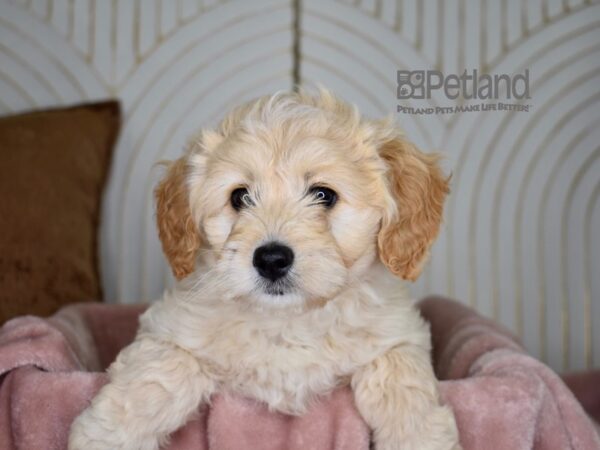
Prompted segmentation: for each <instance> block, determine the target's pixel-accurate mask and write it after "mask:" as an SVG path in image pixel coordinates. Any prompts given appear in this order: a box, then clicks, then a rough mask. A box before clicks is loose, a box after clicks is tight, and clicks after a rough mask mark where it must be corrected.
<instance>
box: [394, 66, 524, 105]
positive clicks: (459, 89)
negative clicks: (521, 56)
mask: <svg viewBox="0 0 600 450" xmlns="http://www.w3.org/2000/svg"><path fill="white" fill-rule="evenodd" d="M397 81H398V90H397V98H398V100H409V99H411V100H425V99H427V100H429V99H431V98H432V94H433V96H434V99H435V100H439V99H440V96H442V95H443V96H444V97H445V98H447V99H448V100H456V99H459V98H460V99H463V100H487V102H485V103H479V104H462V102H461V104H459V105H455V106H436V107H431V106H428V107H425V108H414V107H407V106H402V105H398V108H397V109H398V112H404V113H409V114H434V113H435V114H446V113H454V112H470V111H529V107H530V106H531V105H526V104H523V103H522V101H523V100H528V99H530V98H531V95H530V91H529V69H527V70H525V72H524V73H522V74H515V75H509V74H495V75H490V74H487V73H483V74H479V72H478V70H477V69H473V70H472V71H470V72H469V71H467V70H465V71H464V72H463V73H462V74H460V75H457V74H448V75H444V74H443V73H442V72H440V71H439V70H412V71H411V70H398V72H397ZM489 100H496V101H498V100H509V101H510V100H517V101H519V103H499V102H489Z"/></svg>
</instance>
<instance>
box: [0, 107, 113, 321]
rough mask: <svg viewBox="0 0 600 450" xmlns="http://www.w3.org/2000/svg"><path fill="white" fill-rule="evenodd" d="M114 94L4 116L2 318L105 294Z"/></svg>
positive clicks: (0, 127)
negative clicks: (104, 222) (103, 251)
mask: <svg viewBox="0 0 600 450" xmlns="http://www.w3.org/2000/svg"><path fill="white" fill-rule="evenodd" d="M119 126H120V112H119V104H118V103H117V102H115V101H110V102H103V103H98V104H90V105H82V106H76V107H72V108H63V109H54V110H47V111H40V112H33V113H27V114H21V115H16V116H11V117H4V118H0V323H2V322H4V321H5V320H7V319H9V318H11V317H14V316H17V315H22V314H36V315H42V316H45V315H49V314H52V313H53V312H54V311H56V310H57V309H58V308H59V307H61V306H62V305H65V304H67V303H71V302H80V301H88V300H100V299H101V298H102V292H101V287H100V277H99V271H98V265H99V264H98V242H97V241H98V223H99V214H100V203H101V197H102V192H103V188H104V183H105V180H106V176H107V173H108V168H109V164H110V159H111V154H112V148H113V145H114V143H115V139H116V137H117V134H118V131H119Z"/></svg>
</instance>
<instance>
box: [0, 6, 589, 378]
mask: <svg viewBox="0 0 600 450" xmlns="http://www.w3.org/2000/svg"><path fill="white" fill-rule="evenodd" d="M475 68H477V69H479V70H480V71H481V72H489V73H509V74H511V73H522V72H523V71H524V70H525V69H529V71H530V84H531V88H530V90H531V96H532V98H531V99H530V100H528V101H527V104H529V105H531V107H530V110H529V112H506V111H497V112H484V113H459V114H448V115H413V114H406V113H396V112H395V111H396V106H397V105H398V104H399V102H398V100H397V99H396V70H398V69H409V70H412V69H420V70H424V69H437V70H441V71H443V72H445V73H458V74H460V73H462V71H463V70H464V69H468V70H472V69H475ZM599 69H600V5H599V4H598V3H597V2H591V1H567V0H564V1H561V0H530V1H526V0H506V1H492V0H488V1H481V2H480V1H471V0H426V1H418V0H412V1H411V0H398V1H392V0H389V1H388V0H379V1H377V0H373V1H366V0H364V1H348V2H342V1H333V0H329V1H323V0H319V1H318V0H304V1H302V2H300V1H297V0H256V1H243V0H230V1H197V0H21V1H18V0H0V113H2V114H8V113H12V112H17V111H22V110H29V109H33V108H38V107H43V106H48V105H62V104H70V103H75V102H80V101H90V100H93V99H99V98H106V97H119V98H120V99H121V100H122V102H123V106H124V113H125V119H124V126H123V131H122V134H121V138H120V140H119V143H118V146H117V149H116V155H115V158H114V166H113V169H112V173H111V177H110V181H109V186H108V189H107V192H106V198H105V202H104V213H103V214H104V215H103V224H102V264H103V265H102V267H103V278H104V285H105V292H106V296H107V298H108V299H111V300H114V301H121V302H135V301H139V300H148V299H153V298H157V297H158V296H159V295H160V293H161V291H162V289H163V288H164V286H165V285H166V284H169V283H170V282H172V280H171V278H170V274H169V271H168V268H167V266H166V263H165V261H164V259H163V257H162V255H161V252H160V246H159V243H158V241H157V238H156V231H155V228H154V220H153V213H154V211H153V204H152V195H151V194H152V188H153V185H154V184H155V183H156V181H157V179H158V177H159V176H160V170H158V169H156V168H153V165H154V164H155V162H157V161H159V160H163V159H170V158H175V157H177V156H178V155H179V154H180V152H181V149H182V147H183V145H184V142H185V140H186V138H187V136H189V135H190V134H191V133H192V132H193V131H194V130H195V129H197V128H198V127H200V126H207V125H210V124H213V123H215V122H216V121H217V120H218V118H219V117H221V115H222V114H223V113H224V112H225V111H226V110H227V109H229V108H230V107H231V106H232V105H234V104H236V103H239V102H241V101H244V100H246V99H249V98H252V97H255V96H257V95H261V94H263V93H268V92H273V91H276V90H279V89H290V88H291V87H292V85H293V83H294V82H299V83H301V84H311V83H315V82H319V83H322V84H323V85H325V86H328V87H329V88H331V89H333V90H334V91H336V92H337V93H339V94H340V95H341V96H343V97H345V98H346V99H348V100H350V101H352V102H355V103H357V104H358V105H359V106H360V108H361V109H362V110H363V111H364V112H365V114H367V115H370V116H374V117H376V116H383V115H386V114H390V113H392V114H393V115H394V116H395V117H396V118H397V120H398V122H400V123H401V124H402V126H403V127H404V128H405V130H406V132H407V134H408V135H409V136H410V137H411V139H413V140H414V141H415V142H416V143H417V144H418V145H419V146H421V147H422V148H423V149H427V150H437V151H441V152H443V153H444V154H445V156H446V161H445V165H446V167H447V169H448V171H452V172H453V182H452V185H453V192H452V196H451V198H450V201H449V203H448V207H447V213H446V228H445V230H444V232H443V233H442V235H441V237H440V240H439V241H438V243H437V244H436V245H435V248H434V251H433V255H432V260H431V263H430V265H429V267H428V268H427V270H426V272H425V274H424V275H423V276H422V277H421V279H420V280H419V281H418V282H417V283H416V284H415V285H414V286H413V287H412V290H413V293H414V295H415V296H421V295H424V294H426V293H432V292H437V293H443V294H447V295H450V296H454V297H457V298H459V299H460V300H462V301H464V302H466V303H469V304H471V305H473V306H475V307H477V308H478V309H479V310H480V311H482V312H483V313H484V314H486V315H489V316H491V317H493V318H496V319H498V320H500V321H502V322H503V323H505V324H506V325H507V326H509V327H510V328H511V329H513V330H514V331H515V333H516V334H518V335H519V336H520V337H521V338H522V339H523V340H524V342H525V344H526V346H527V347H528V349H529V350H530V351H531V352H532V353H534V354H535V355H537V356H539V357H542V358H543V359H545V360H546V361H548V362H549V363H550V364H551V365H552V366H553V367H555V368H556V369H559V370H562V369H567V368H571V369H577V368H583V367H590V366H600V279H599V277H598V274H600V236H599V233H598V230H600V200H599V196H600V147H599V144H598V143H599V142H600V70H599ZM456 102H460V101H459V100H457V101H456ZM402 104H403V105H408V106H418V107H421V106H424V103H423V101H409V102H404V103H402ZM454 104H459V103H455V102H453V101H450V100H447V99H441V98H433V99H432V100H431V101H430V102H429V105H433V106H435V105H441V106H449V105H454Z"/></svg>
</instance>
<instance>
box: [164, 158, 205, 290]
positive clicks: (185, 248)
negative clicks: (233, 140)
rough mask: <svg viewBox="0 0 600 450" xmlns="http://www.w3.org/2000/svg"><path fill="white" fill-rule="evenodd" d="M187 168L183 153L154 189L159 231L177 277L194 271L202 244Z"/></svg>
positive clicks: (180, 277)
mask: <svg viewBox="0 0 600 450" xmlns="http://www.w3.org/2000/svg"><path fill="white" fill-rule="evenodd" d="M188 171H189V167H188V165H187V158H186V157H185V156H184V157H183V158H180V159H178V160H176V161H174V162H172V163H171V164H170V166H169V168H168V170H167V174H166V175H165V177H164V178H163V180H162V181H161V182H160V183H159V184H158V186H157V188H156V191H155V192H154V194H155V197H156V221H157V224H158V235H159V237H160V240H161V243H162V248H163V251H164V252H165V255H166V257H167V260H168V261H169V264H170V265H171V270H173V274H174V275H175V277H176V278H177V279H178V280H180V279H182V278H184V277H186V276H187V275H189V274H190V273H192V272H193V271H194V266H195V263H196V255H197V253H198V250H199V249H200V245H201V240H200V234H199V230H198V226H197V225H196V223H195V222H194V220H193V218H192V214H191V211H190V204H189V192H188V188H187V183H186V179H187V174H188Z"/></svg>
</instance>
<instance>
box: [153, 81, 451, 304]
mask: <svg viewBox="0 0 600 450" xmlns="http://www.w3.org/2000/svg"><path fill="white" fill-rule="evenodd" d="M446 192H447V184H446V180H445V179H444V178H443V177H442V175H441V173H440V172H439V170H438V169H437V167H436V164H435V158H434V157H427V156H426V155H423V154H421V153H420V152H418V150H416V149H415V148H414V147H412V146H411V145H410V144H408V143H407V142H405V141H404V140H402V138H401V137H400V136H399V134H398V133H397V132H396V131H395V130H394V129H393V127H391V126H390V125H389V124H385V123H379V122H368V121H363V120H361V119H360V117H359V116H358V114H357V113H356V111H355V110H354V109H353V108H351V107H349V106H347V105H345V104H344V103H342V102H340V101H338V100H337V99H335V98H333V97H332V96H330V95H329V94H327V93H325V92H322V93H321V94H320V95H319V96H316V97H311V96H306V95H303V94H286V95H278V96H273V97H268V98H263V99H259V100H257V101H255V102H253V103H251V104H248V105H244V106H242V107H240V108H238V109H236V110H234V111H233V112H232V113H231V114H230V115H229V116H228V117H227V118H226V119H225V120H224V122H223V123H222V124H221V127H220V129H219V130H218V131H216V132H204V133H203V134H202V135H201V136H200V137H199V138H198V139H196V140H195V141H193V142H192V144H191V145H190V148H189V150H188V152H187V154H186V155H185V156H184V157H183V158H182V159H180V160H179V161H177V162H175V163H174V164H173V165H172V166H171V168H170V170H169V173H168V174H167V177H166V178H165V180H164V181H163V182H162V183H161V184H160V185H159V187H158V189H157V199H158V212H157V216H158V223H159V231H160V235H161V240H162V242H163V248H164V250H165V253H166V255H167V257H168V258H169V261H170V263H171V265H172V267H173V270H174V273H175V275H176V276H177V277H178V278H183V277H184V276H186V275H187V274H189V273H190V272H192V271H193V270H194V268H195V267H196V265H197V264H198V262H199V259H200V260H201V262H203V263H204V264H205V265H207V266H209V267H213V268H216V269H217V270H218V271H219V272H220V273H221V274H223V276H224V278H225V279H227V280H229V283H228V289H230V290H231V293H232V294H233V295H234V296H236V297H238V298H240V299H241V300H242V301H247V302H254V303H258V304H259V305H261V306H272V307H281V306H290V305H292V306H304V305H320V304H323V303H324V302H325V301H327V299H329V298H332V297H333V296H335V294H336V293H338V292H339V291H340V290H341V289H342V288H344V287H345V286H347V285H348V284H349V283H353V282H356V281H357V280H360V279H361V278H363V277H364V276H365V274H366V272H367V271H368V270H369V268H370V267H371V266H372V265H373V263H374V262H375V261H377V259H378V258H380V259H381V260H382V261H383V262H384V263H385V264H386V265H387V266H388V267H389V268H390V270H392V271H393V272H394V273H396V274H398V275H400V276H402V277H404V278H408V279H414V278H415V277H416V276H417V275H418V272H419V271H420V268H421V265H422V263H423V261H424V259H425V255H426V253H427V249H428V247H429V245H430V244H431V242H432V241H433V239H434V237H435V235H436V234H437V231H438V227H439V222H440V220H441V212H442V203H443V197H444V196H445V194H446Z"/></svg>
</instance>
